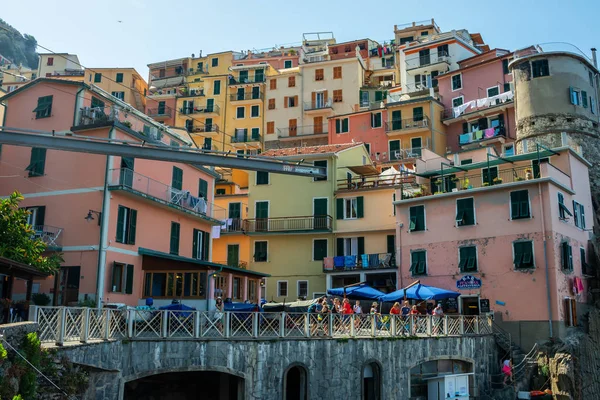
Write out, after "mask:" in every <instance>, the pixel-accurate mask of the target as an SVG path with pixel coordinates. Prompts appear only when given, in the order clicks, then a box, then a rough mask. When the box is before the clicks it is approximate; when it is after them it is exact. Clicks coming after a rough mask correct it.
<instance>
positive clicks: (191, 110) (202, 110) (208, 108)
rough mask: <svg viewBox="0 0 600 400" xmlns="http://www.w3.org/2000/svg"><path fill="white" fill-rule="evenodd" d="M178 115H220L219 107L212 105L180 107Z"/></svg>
mask: <svg viewBox="0 0 600 400" xmlns="http://www.w3.org/2000/svg"><path fill="white" fill-rule="evenodd" d="M179 113H180V114H183V115H190V114H217V115H219V114H220V113H221V107H219V105H218V104H212V105H206V104H204V105H197V106H193V107H185V108H184V107H181V108H179Z"/></svg>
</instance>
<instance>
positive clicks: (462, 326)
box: [459, 315, 465, 336]
mask: <svg viewBox="0 0 600 400" xmlns="http://www.w3.org/2000/svg"><path fill="white" fill-rule="evenodd" d="M459 318H460V324H459V329H460V331H459V332H460V335H461V336H462V335H464V334H465V317H464V316H462V315H461V316H460V317H459Z"/></svg>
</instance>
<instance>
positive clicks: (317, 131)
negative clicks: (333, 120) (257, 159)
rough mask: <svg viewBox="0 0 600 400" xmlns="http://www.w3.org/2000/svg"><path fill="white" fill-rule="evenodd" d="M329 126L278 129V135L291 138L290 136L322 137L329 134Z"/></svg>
mask: <svg viewBox="0 0 600 400" xmlns="http://www.w3.org/2000/svg"><path fill="white" fill-rule="evenodd" d="M327 131H328V126H327V124H322V125H303V126H296V127H293V128H289V127H288V128H277V135H278V136H279V137H280V138H282V137H290V136H307V135H321V134H327Z"/></svg>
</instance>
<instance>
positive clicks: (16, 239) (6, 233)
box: [0, 192, 63, 273]
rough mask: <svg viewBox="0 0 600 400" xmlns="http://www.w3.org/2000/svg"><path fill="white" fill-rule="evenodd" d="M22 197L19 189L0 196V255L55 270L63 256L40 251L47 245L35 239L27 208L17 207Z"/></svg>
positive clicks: (45, 269)
mask: <svg viewBox="0 0 600 400" xmlns="http://www.w3.org/2000/svg"><path fill="white" fill-rule="evenodd" d="M22 200H23V196H22V195H21V194H20V193H19V192H14V193H13V194H11V195H10V196H9V197H8V198H6V199H1V200H0V237H1V238H2V240H1V241H0V257H6V258H8V259H11V260H13V261H16V262H21V263H23V264H27V265H31V266H33V267H35V268H37V269H39V270H40V271H43V272H47V273H54V272H56V271H57V270H58V268H59V267H60V263H61V262H62V261H63V259H62V257H61V256H60V254H57V253H53V254H52V255H50V256H44V255H43V253H44V251H46V247H47V246H46V244H45V243H44V242H43V241H42V240H41V239H39V238H38V239H34V233H35V232H34V230H33V229H32V227H31V225H29V224H28V223H27V216H28V215H29V211H27V210H26V209H24V208H19V203H20V202H21V201H22Z"/></svg>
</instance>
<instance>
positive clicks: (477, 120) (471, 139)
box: [437, 49, 516, 155]
mask: <svg viewBox="0 0 600 400" xmlns="http://www.w3.org/2000/svg"><path fill="white" fill-rule="evenodd" d="M511 57H512V53H510V52H509V51H507V50H501V49H494V50H490V51H487V52H485V53H482V54H478V55H475V56H473V57H470V58H466V59H464V60H462V61H459V62H458V65H459V69H457V70H454V71H451V72H448V73H446V74H443V75H439V76H438V77H437V80H438V87H439V93H440V96H441V98H442V102H443V103H444V107H445V110H444V115H443V123H444V124H445V125H447V129H446V135H447V146H448V147H449V148H450V149H451V151H453V152H454V151H459V150H464V149H470V148H478V147H481V146H490V145H493V146H494V148H495V149H496V150H497V151H498V152H499V153H503V154H506V155H512V154H515V151H514V146H513V141H514V139H515V138H516V128H515V111H514V103H513V94H514V89H513V86H512V74H510V73H509V70H508V62H509V60H510V58H511Z"/></svg>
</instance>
